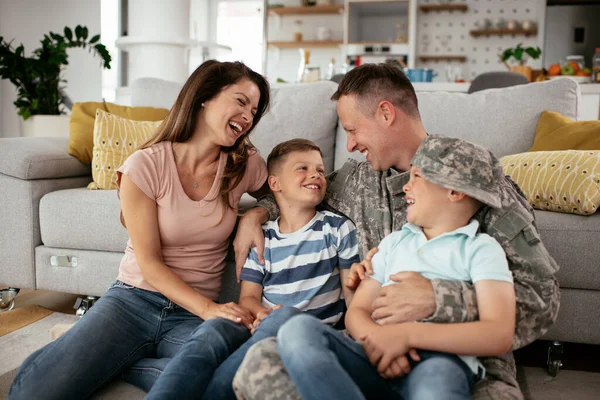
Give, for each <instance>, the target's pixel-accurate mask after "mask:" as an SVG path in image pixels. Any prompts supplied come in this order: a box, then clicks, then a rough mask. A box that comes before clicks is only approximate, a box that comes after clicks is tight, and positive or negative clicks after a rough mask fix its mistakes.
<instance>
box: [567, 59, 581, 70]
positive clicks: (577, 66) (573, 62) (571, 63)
mask: <svg viewBox="0 0 600 400" xmlns="http://www.w3.org/2000/svg"><path fill="white" fill-rule="evenodd" d="M568 64H569V65H571V66H572V67H573V68H575V73H578V72H579V71H581V67H580V66H579V64H577V63H576V62H575V61H569V63H568Z"/></svg>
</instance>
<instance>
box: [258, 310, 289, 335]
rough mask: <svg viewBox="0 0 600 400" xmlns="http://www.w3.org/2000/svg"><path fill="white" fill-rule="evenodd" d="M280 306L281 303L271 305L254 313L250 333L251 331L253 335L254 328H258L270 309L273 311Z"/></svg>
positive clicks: (269, 312)
mask: <svg viewBox="0 0 600 400" xmlns="http://www.w3.org/2000/svg"><path fill="white" fill-rule="evenodd" d="M281 307H283V305H281V304H277V305H276V306H273V307H271V308H265V309H264V310H262V311H259V312H258V313H257V314H256V318H255V319H254V322H253V323H252V329H250V333H251V334H252V335H254V331H256V328H258V325H260V323H261V321H262V320H263V319H265V318H267V316H268V315H269V314H271V311H273V310H277V309H279V308H281Z"/></svg>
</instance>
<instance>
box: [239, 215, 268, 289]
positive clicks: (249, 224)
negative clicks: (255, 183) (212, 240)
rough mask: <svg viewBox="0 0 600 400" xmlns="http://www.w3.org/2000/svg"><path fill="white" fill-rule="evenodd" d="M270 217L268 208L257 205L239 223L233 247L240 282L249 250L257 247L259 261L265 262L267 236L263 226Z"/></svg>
mask: <svg viewBox="0 0 600 400" xmlns="http://www.w3.org/2000/svg"><path fill="white" fill-rule="evenodd" d="M268 218H269V214H268V212H267V210H265V209H264V208H262V207H256V208H253V209H252V210H250V211H248V212H246V213H245V214H244V216H243V217H242V218H241V219H240V222H239V223H238V228H237V233H236V234H235V239H234V240H233V249H234V251H235V275H236V277H237V280H238V283H239V282H240V274H241V272H242V268H243V267H244V263H245V262H246V258H247V257H248V252H249V251H250V249H251V248H253V247H256V254H257V255H258V262H259V263H261V264H262V265H264V264H265V259H264V256H263V254H264V251H265V236H264V234H263V230H262V228H261V226H262V224H263V223H264V222H266V221H267V220H268Z"/></svg>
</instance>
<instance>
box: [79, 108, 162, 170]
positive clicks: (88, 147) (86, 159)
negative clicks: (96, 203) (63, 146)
mask: <svg viewBox="0 0 600 400" xmlns="http://www.w3.org/2000/svg"><path fill="white" fill-rule="evenodd" d="M97 109H100V110H102V111H106V112H109V113H111V114H114V115H118V116H119V117H123V118H127V119H132V120H134V121H160V120H163V119H165V117H166V116H167V114H168V113H169V110H167V109H164V108H154V107H127V106H120V105H117V104H113V103H106V102H104V103H101V102H85V103H75V104H73V109H72V110H71V119H70V134H69V148H68V152H69V154H70V155H72V156H73V157H75V158H77V159H78V160H79V161H81V162H82V163H84V164H91V163H92V147H93V145H94V118H96V110H97Z"/></svg>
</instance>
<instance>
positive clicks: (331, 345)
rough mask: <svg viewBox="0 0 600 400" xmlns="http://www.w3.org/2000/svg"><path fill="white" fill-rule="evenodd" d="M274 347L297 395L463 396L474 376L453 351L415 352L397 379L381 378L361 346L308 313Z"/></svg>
mask: <svg viewBox="0 0 600 400" xmlns="http://www.w3.org/2000/svg"><path fill="white" fill-rule="evenodd" d="M277 349H278V351H279V355H280V356H281V360H282V361H283V364H284V365H285V368H286V369H287V371H288V373H289V375H290V377H291V378H292V380H293V381H294V383H295V384H296V387H297V388H298V392H299V394H300V396H301V397H302V398H303V399H305V400H313V399H344V400H352V399H365V398H368V399H382V398H385V399H404V400H412V399H418V400H434V399H445V400H446V399H447V400H451V399H469V398H470V395H471V394H470V393H471V386H472V384H473V383H474V379H475V375H474V374H473V372H472V371H471V370H470V369H469V367H468V366H467V365H466V364H465V363H464V362H463V361H462V360H461V359H460V358H459V357H457V356H456V355H452V354H446V353H437V352H430V351H419V356H420V357H421V361H420V362H416V363H412V365H411V367H412V371H411V372H410V373H409V374H408V375H406V376H405V377H403V378H396V379H385V378H383V377H381V376H380V375H379V373H378V372H377V368H376V367H374V366H373V365H372V364H371V363H370V361H369V359H368V358H367V356H366V354H365V352H364V350H363V347H362V345H360V344H359V343H358V342H356V341H355V340H353V339H352V338H350V337H348V336H346V335H345V334H344V333H342V332H340V331H336V330H335V329H333V328H331V327H329V326H327V325H325V324H323V323H322V322H321V321H319V320H318V319H316V318H314V317H312V316H310V315H299V316H297V317H294V318H292V319H291V320H290V321H289V322H287V323H286V324H285V325H283V327H281V329H280V330H279V333H278V335H277Z"/></svg>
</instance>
